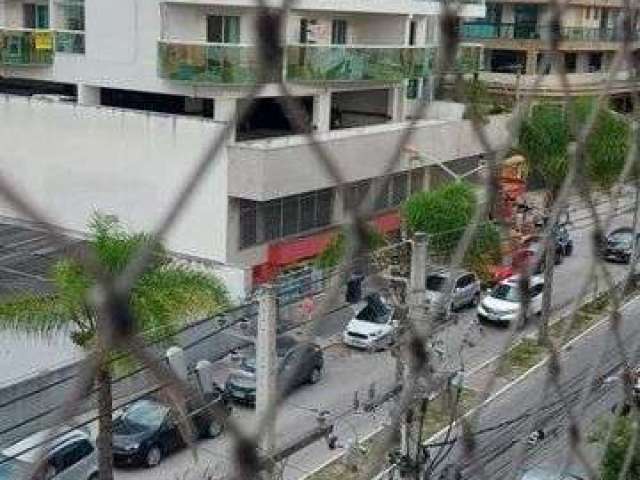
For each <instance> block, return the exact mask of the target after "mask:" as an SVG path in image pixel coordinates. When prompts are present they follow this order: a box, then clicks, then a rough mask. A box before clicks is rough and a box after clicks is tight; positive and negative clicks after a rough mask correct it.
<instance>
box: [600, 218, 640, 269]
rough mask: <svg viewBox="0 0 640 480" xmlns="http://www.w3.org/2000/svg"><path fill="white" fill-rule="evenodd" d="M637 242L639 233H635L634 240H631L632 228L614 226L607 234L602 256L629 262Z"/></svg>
mask: <svg viewBox="0 0 640 480" xmlns="http://www.w3.org/2000/svg"><path fill="white" fill-rule="evenodd" d="M639 243H640V234H637V235H636V241H635V242H634V241H633V228H631V227H621V228H616V229H615V230H613V231H612V232H610V233H609V235H607V241H606V246H605V248H604V254H603V255H604V258H605V259H606V260H610V261H617V262H624V263H629V262H630V261H631V257H632V255H633V252H634V251H635V249H636V248H637V246H638V244H639Z"/></svg>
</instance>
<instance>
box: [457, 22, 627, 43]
mask: <svg viewBox="0 0 640 480" xmlns="http://www.w3.org/2000/svg"><path fill="white" fill-rule="evenodd" d="M553 34H554V31H553V27H552V26H551V25H538V24H536V23H522V24H513V23H467V24H464V25H462V31H461V36H462V38H464V39H466V40H518V41H524V42H527V41H539V40H546V41H548V40H550V39H551V38H552V37H553ZM560 39H561V41H562V42H565V46H566V44H567V43H574V42H577V43H589V44H591V45H590V46H593V44H595V43H603V42H604V43H611V42H620V41H622V40H623V31H622V30H620V29H613V28H586V27H562V28H561V29H560ZM636 39H637V38H636Z"/></svg>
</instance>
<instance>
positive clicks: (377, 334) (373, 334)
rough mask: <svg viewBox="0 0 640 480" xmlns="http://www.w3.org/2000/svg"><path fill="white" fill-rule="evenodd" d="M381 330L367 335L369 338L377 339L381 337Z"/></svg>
mask: <svg viewBox="0 0 640 480" xmlns="http://www.w3.org/2000/svg"><path fill="white" fill-rule="evenodd" d="M382 333H383V332H382V330H376V331H375V332H371V333H370V334H369V336H370V337H379V336H380V335H382Z"/></svg>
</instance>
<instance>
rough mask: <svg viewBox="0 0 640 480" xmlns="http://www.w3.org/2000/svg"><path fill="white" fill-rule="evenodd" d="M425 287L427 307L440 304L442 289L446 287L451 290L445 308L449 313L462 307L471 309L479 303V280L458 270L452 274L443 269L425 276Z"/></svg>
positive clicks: (471, 274) (469, 273)
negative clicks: (448, 301)
mask: <svg viewBox="0 0 640 480" xmlns="http://www.w3.org/2000/svg"><path fill="white" fill-rule="evenodd" d="M452 276H453V278H452ZM425 286H426V289H427V292H426V301H427V304H429V305H433V304H439V303H440V302H441V299H442V295H443V293H444V289H445V288H447V286H449V288H452V289H453V291H452V292H451V302H450V304H449V305H447V306H446V307H447V311H449V312H450V311H453V310H459V309H461V308H464V307H473V306H476V305H478V303H479V302H480V291H481V286H480V280H478V277H477V276H476V275H475V273H472V272H467V271H464V270H459V271H455V272H454V273H453V274H452V273H451V272H450V271H449V270H445V269H442V270H435V271H432V272H430V273H428V274H427V278H426V285H425Z"/></svg>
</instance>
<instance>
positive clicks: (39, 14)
mask: <svg viewBox="0 0 640 480" xmlns="http://www.w3.org/2000/svg"><path fill="white" fill-rule="evenodd" d="M22 13H23V17H24V18H23V23H24V28H49V6H48V5H38V4H35V3H24V4H23V5H22Z"/></svg>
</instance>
